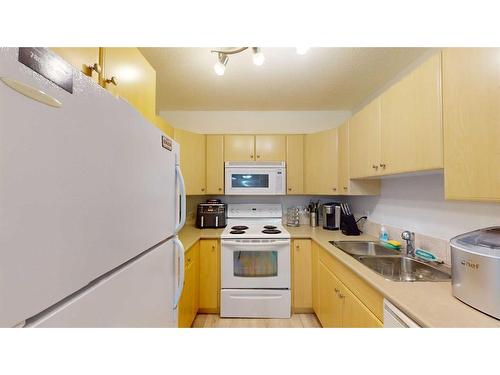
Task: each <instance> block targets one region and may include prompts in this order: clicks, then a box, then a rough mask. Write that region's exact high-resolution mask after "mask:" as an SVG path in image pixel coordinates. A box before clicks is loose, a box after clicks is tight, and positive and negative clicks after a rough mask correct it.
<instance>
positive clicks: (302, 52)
mask: <svg viewBox="0 0 500 375" xmlns="http://www.w3.org/2000/svg"><path fill="white" fill-rule="evenodd" d="M296 50H297V53H298V54H299V55H305V54H306V53H307V52H308V51H309V47H297V48H296Z"/></svg>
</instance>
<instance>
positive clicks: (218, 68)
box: [214, 52, 229, 76]
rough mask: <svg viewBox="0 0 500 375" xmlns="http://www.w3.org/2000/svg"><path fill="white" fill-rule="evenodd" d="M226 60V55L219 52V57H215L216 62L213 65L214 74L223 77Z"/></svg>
mask: <svg viewBox="0 0 500 375" xmlns="http://www.w3.org/2000/svg"><path fill="white" fill-rule="evenodd" d="M228 60H229V57H228V56H227V55H226V54H224V53H222V52H219V55H218V56H217V62H216V63H215V65H214V71H215V74H217V75H218V76H223V75H224V73H225V71H226V65H227V62H228Z"/></svg>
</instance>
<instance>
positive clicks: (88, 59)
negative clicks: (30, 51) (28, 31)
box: [49, 47, 102, 83]
mask: <svg viewBox="0 0 500 375" xmlns="http://www.w3.org/2000/svg"><path fill="white" fill-rule="evenodd" d="M49 49H50V50H52V51H53V52H55V53H56V54H58V55H59V56H61V57H62V58H63V59H64V60H66V61H67V62H68V63H69V64H71V65H73V66H74V67H75V68H76V69H78V70H79V71H81V72H82V73H83V74H85V75H87V76H89V77H91V78H92V80H93V81H95V82H96V83H99V73H100V72H101V71H102V65H101V64H102V62H100V61H99V47H82V48H75V47H51V48H49Z"/></svg>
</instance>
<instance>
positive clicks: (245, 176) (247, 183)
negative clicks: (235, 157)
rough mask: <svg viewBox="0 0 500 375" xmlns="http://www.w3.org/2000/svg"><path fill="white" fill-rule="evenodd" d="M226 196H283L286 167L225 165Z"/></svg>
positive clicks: (259, 164) (278, 164)
mask: <svg viewBox="0 0 500 375" xmlns="http://www.w3.org/2000/svg"><path fill="white" fill-rule="evenodd" d="M224 169H225V189H224V192H225V194H226V195H284V194H285V186H286V166H285V162H284V161H277V162H230V161H227V162H226V163H225V168H224Z"/></svg>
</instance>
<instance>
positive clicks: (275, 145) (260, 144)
mask: <svg viewBox="0 0 500 375" xmlns="http://www.w3.org/2000/svg"><path fill="white" fill-rule="evenodd" d="M285 159H286V136H285V135H267V134H266V135H256V136H255V160H256V161H284V160H285Z"/></svg>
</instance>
